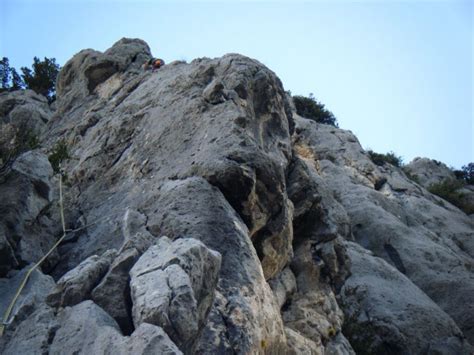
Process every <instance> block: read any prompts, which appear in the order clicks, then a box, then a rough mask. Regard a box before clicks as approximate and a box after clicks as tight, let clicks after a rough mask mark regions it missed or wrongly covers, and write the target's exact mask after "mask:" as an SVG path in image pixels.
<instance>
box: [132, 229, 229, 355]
mask: <svg viewBox="0 0 474 355" xmlns="http://www.w3.org/2000/svg"><path fill="white" fill-rule="evenodd" d="M220 264H221V255H220V254H219V253H217V252H215V251H212V250H210V249H208V248H207V247H206V246H205V245H204V244H203V243H201V242H200V241H198V240H195V239H192V238H187V239H178V240H175V241H174V242H171V241H170V240H169V239H168V238H167V237H162V238H160V240H159V241H158V243H157V244H156V245H154V246H152V247H150V248H149V249H148V250H147V251H146V252H145V253H144V254H143V255H142V256H141V257H140V259H138V261H137V262H136V264H135V265H134V266H133V268H132V269H131V270H130V276H131V281H130V288H131V294H132V302H133V322H134V324H135V327H138V326H139V325H140V324H142V323H144V322H146V323H150V324H155V325H159V326H161V327H162V328H163V329H164V330H165V331H166V332H167V333H168V334H169V335H170V337H171V338H172V339H173V340H174V342H175V343H176V344H177V345H178V346H179V347H180V348H184V349H186V350H187V351H188V352H192V351H193V347H194V342H195V341H196V339H197V337H198V334H199V329H201V328H202V327H203V325H204V323H205V320H206V318H207V314H208V313H209V309H210V307H211V305H212V302H213V300H214V291H215V288H216V285H217V279H218V275H219V270H220Z"/></svg>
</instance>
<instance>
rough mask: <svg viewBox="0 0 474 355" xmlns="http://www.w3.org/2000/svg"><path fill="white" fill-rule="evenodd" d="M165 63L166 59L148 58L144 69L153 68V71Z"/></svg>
mask: <svg viewBox="0 0 474 355" xmlns="http://www.w3.org/2000/svg"><path fill="white" fill-rule="evenodd" d="M163 65H165V61H164V60H163V59H160V58H151V59H150V60H147V61H146V62H145V64H143V70H148V69H151V71H155V70H156V69H160V68H161V67H162V66H163Z"/></svg>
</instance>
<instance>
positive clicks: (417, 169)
mask: <svg viewBox="0 0 474 355" xmlns="http://www.w3.org/2000/svg"><path fill="white" fill-rule="evenodd" d="M403 170H404V171H405V172H407V173H409V174H410V175H411V176H412V177H414V178H415V179H416V181H417V182H418V183H419V184H420V185H421V186H423V187H424V188H428V187H430V186H431V185H433V184H439V183H440V182H442V181H444V180H454V179H456V176H455V175H454V173H453V171H452V170H451V169H450V168H448V167H447V166H446V165H445V164H443V163H441V162H439V161H436V160H432V159H428V158H415V159H413V160H412V161H411V162H410V163H409V164H407V165H406V166H404V167H403Z"/></svg>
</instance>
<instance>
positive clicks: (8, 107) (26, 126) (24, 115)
mask: <svg viewBox="0 0 474 355" xmlns="http://www.w3.org/2000/svg"><path fill="white" fill-rule="evenodd" d="M52 115H53V113H52V110H51V109H50V107H49V105H48V100H47V99H46V97H44V96H43V95H40V94H37V93H35V92H34V91H33V90H17V91H12V92H3V93H0V127H1V129H2V130H3V125H4V124H12V125H13V126H15V127H17V128H21V129H22V130H29V131H31V134H34V135H37V136H39V135H40V134H41V133H42V132H43V130H44V129H45V128H46V123H48V121H49V120H50V119H51V117H52Z"/></svg>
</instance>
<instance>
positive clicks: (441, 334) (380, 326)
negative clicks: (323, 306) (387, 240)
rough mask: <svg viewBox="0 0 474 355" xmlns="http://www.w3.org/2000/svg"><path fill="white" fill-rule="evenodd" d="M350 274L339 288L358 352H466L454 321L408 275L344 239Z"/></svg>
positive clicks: (349, 330)
mask: <svg viewBox="0 0 474 355" xmlns="http://www.w3.org/2000/svg"><path fill="white" fill-rule="evenodd" d="M348 253H349V256H350V259H351V264H352V275H351V277H349V279H347V281H346V283H345V284H344V286H343V288H342V290H341V301H342V304H343V308H344V309H345V312H346V317H347V318H348V321H347V322H346V324H347V326H346V328H345V329H344V332H345V334H346V335H348V336H349V339H350V341H351V344H352V346H353V347H354V349H355V350H356V352H367V353H377V354H382V353H385V354H387V353H412V354H421V353H431V352H434V349H436V350H438V351H440V353H442V354H469V353H471V352H472V351H473V348H472V347H471V346H470V345H469V344H468V343H467V342H466V340H465V339H463V335H462V332H461V331H460V330H459V328H458V327H457V325H456V324H455V323H454V321H453V320H452V319H451V317H449V316H448V315H447V314H446V313H445V312H443V311H442V310H441V309H440V308H439V306H438V305H436V304H435V303H434V302H433V301H432V300H431V299H430V298H429V297H428V296H426V295H425V294H424V293H423V292H422V291H421V290H420V289H419V288H418V287H416V286H415V285H414V284H413V283H412V282H411V281H410V280H409V279H408V278H407V277H406V276H404V275H402V274H401V273H398V272H396V271H395V270H394V268H393V267H392V266H391V265H389V264H388V263H386V262H385V261H384V260H382V259H380V258H378V257H375V256H373V254H372V253H370V252H369V251H367V250H365V249H364V248H362V247H360V246H359V245H357V244H354V243H349V244H348Z"/></svg>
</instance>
